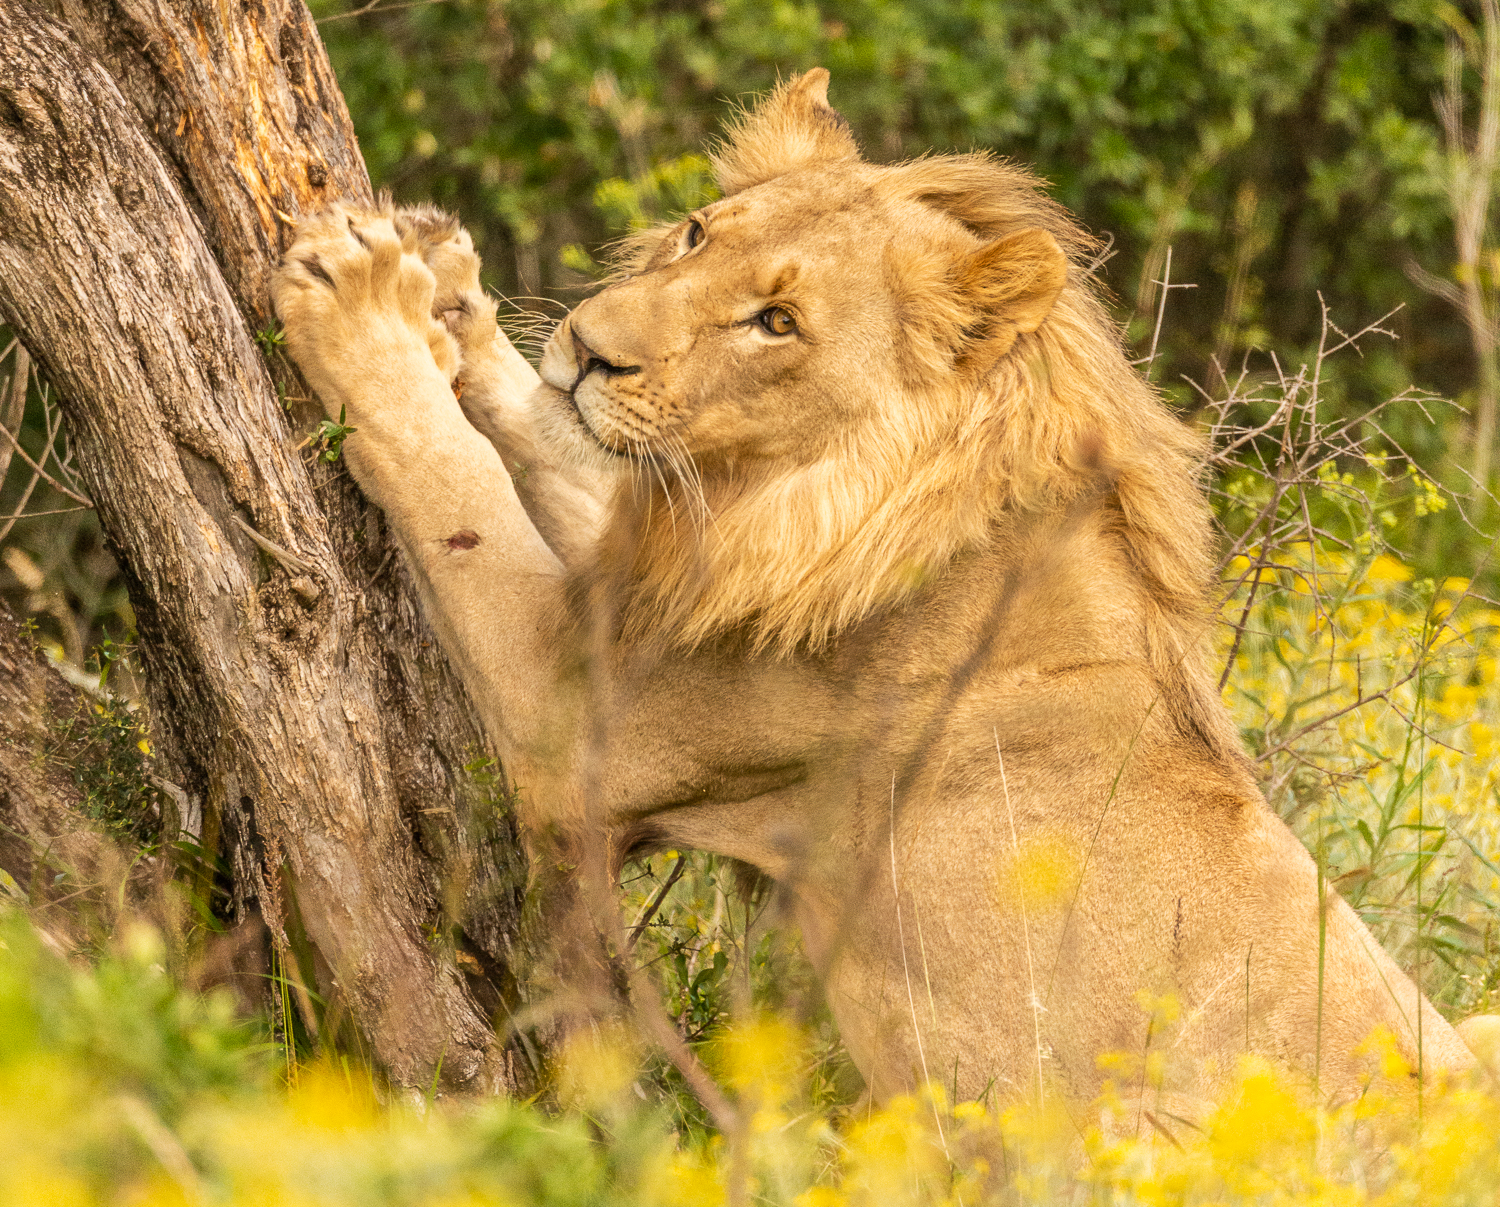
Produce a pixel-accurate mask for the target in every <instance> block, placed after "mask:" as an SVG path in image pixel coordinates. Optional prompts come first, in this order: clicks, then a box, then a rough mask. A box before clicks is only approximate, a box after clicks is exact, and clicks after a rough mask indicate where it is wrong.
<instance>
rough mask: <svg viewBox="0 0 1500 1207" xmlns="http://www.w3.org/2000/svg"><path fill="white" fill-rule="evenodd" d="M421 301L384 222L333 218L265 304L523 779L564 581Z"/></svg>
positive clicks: (304, 235) (310, 228)
mask: <svg viewBox="0 0 1500 1207" xmlns="http://www.w3.org/2000/svg"><path fill="white" fill-rule="evenodd" d="M433 289H434V282H433V276H432V273H431V272H430V271H429V270H428V269H427V268H426V266H425V265H424V264H423V263H422V261H421V260H420V259H418V258H417V257H416V256H414V255H411V254H408V253H406V252H405V251H403V248H402V242H401V240H400V238H399V237H398V235H397V234H396V231H395V229H394V227H393V226H392V224H391V221H390V220H389V219H388V218H385V217H382V216H378V215H369V214H360V213H355V212H351V211H347V210H344V209H342V208H340V207H335V208H334V209H333V210H331V211H329V212H327V213H325V214H323V215H320V216H318V217H317V218H313V219H309V220H306V221H304V222H303V224H302V226H301V229H300V230H299V233H298V237H297V241H296V243H295V244H294V245H293V246H292V248H291V249H290V250H289V251H288V253H287V256H286V258H285V261H284V264H283V267H282V268H281V270H280V271H279V272H278V274H277V278H276V281H275V284H274V296H275V303H276V309H277V313H278V314H279V315H280V317H281V320H282V322H283V324H284V325H285V328H286V338H287V346H288V348H289V350H290V351H291V353H292V355H293V357H294V358H295V359H296V361H297V363H298V364H299V365H300V366H301V368H302V370H303V371H304V373H305V374H306V375H307V378H308V380H309V382H310V383H311V384H312V386H313V388H314V389H315V390H316V391H317V392H318V394H319V396H320V397H321V398H322V400H323V403H324V406H325V408H326V409H327V410H328V412H329V413H330V414H331V415H338V414H341V413H342V414H344V415H345V422H346V423H348V424H349V425H350V426H351V427H352V428H353V429H354V431H353V433H352V434H351V435H350V436H349V437H348V439H347V440H346V442H345V444H344V452H345V455H346V457H347V459H348V461H349V465H350V468H351V469H352V471H353V473H354V476H355V478H356V479H357V480H358V482H359V483H360V486H361V487H362V488H363V489H364V491H365V493H366V494H367V495H368V496H369V497H370V498H371V499H372V500H373V501H374V502H375V503H376V504H378V505H379V506H380V507H381V508H382V509H383V510H384V511H385V514H386V517H387V519H388V521H389V522H390V524H391V527H392V529H393V530H394V532H395V533H396V535H397V537H398V539H399V540H400V542H401V544H402V546H403V547H404V549H405V551H406V553H407V556H408V559H409V561H410V564H411V566H412V568H413V570H414V571H415V572H416V574H417V576H418V578H419V581H420V582H421V585H422V588H423V593H424V595H425V597H426V602H427V604H428V610H429V614H430V617H431V619H432V621H433V623H434V625H435V627H436V628H437V629H438V632H439V636H440V638H441V639H442V641H443V644H444V646H445V648H446V649H447V651H448V652H449V654H450V656H451V657H452V658H453V659H454V661H455V663H456V664H457V665H458V667H459V669H460V672H461V673H462V674H463V676H464V678H465V680H466V682H467V684H468V686H469V688H470V690H471V691H472V692H473V693H474V694H475V696H476V699H477V702H478V703H479V704H480V707H481V709H482V711H483V713H484V714H485V719H486V721H487V723H488V724H489V726H490V728H491V732H492V736H493V737H494V738H495V740H496V741H497V742H498V743H499V744H500V746H501V750H500V753H501V755H502V757H506V758H507V759H508V760H510V761H511V762H512V763H513V764H514V763H519V764H520V765H522V766H524V765H526V764H527V763H528V762H530V761H532V760H531V759H530V758H529V756H528V752H530V751H535V750H536V749H538V748H539V745H540V743H541V741H542V737H543V734H544V733H545V732H546V731H548V730H549V729H553V728H554V721H555V718H553V717H551V716H550V713H551V712H552V711H553V709H552V707H551V706H552V701H553V699H554V696H555V690H556V681H557V674H556V667H555V665H554V663H555V658H556V650H555V640H554V639H553V634H554V633H555V627H556V623H557V618H558V617H559V615H560V614H562V612H563V607H562V604H563V596H562V581H563V570H562V566H561V564H560V562H559V561H558V558H557V557H556V556H555V554H554V553H553V551H552V550H551V549H550V548H549V547H548V546H547V544H546V542H545V541H544V540H543V539H542V537H541V536H540V534H539V533H538V532H537V530H536V527H535V526H534V525H533V524H532V522H531V520H530V519H529V517H528V516H527V514H526V512H525V510H524V509H523V507H522V506H521V503H520V501H519V499H518V498H517V496H516V492H515V490H514V489H513V487H512V485H511V479H510V475H509V474H508V473H507V472H506V470H505V467H504V465H503V464H502V462H501V459H500V455H499V453H498V452H497V451H496V450H495V448H494V446H493V445H492V444H491V443H490V441H489V440H487V439H486V438H485V437H484V436H482V435H480V433H479V432H478V431H476V430H475V429H474V427H473V426H472V425H471V424H470V423H469V422H468V420H467V419H466V418H465V417H464V414H463V411H462V410H461V409H460V406H459V403H458V400H457V398H455V397H454V394H453V391H452V389H451V387H450V385H449V382H450V380H451V379H452V376H453V374H454V372H455V370H456V369H457V368H458V359H457V350H456V348H455V345H454V343H453V340H452V337H451V336H450V335H449V334H448V332H447V331H446V330H445V329H444V327H443V326H442V325H441V324H440V323H439V322H437V321H436V320H435V319H434V318H433V317H432V302H433ZM553 737H554V739H555V737H556V735H555V733H554V734H553Z"/></svg>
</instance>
